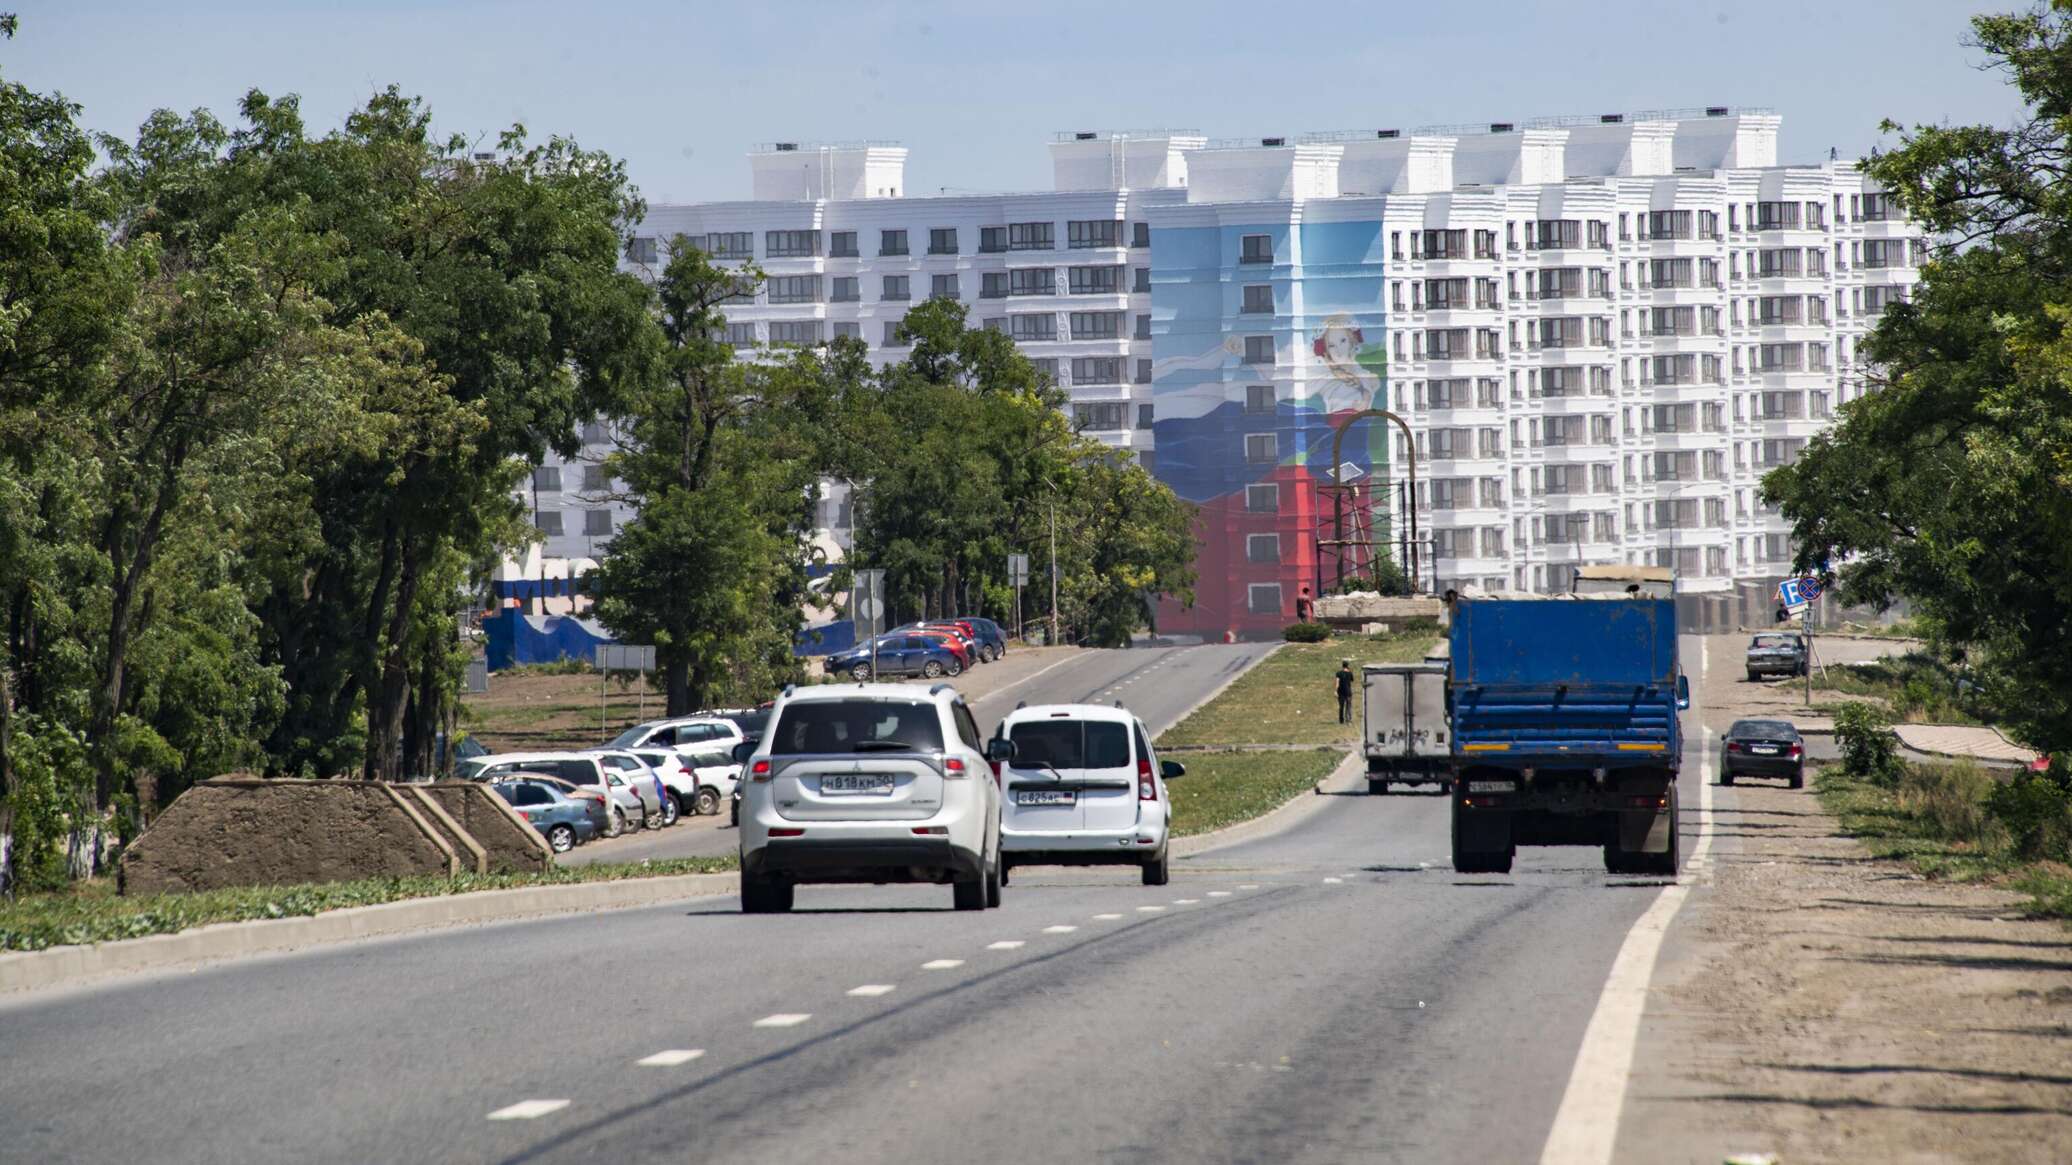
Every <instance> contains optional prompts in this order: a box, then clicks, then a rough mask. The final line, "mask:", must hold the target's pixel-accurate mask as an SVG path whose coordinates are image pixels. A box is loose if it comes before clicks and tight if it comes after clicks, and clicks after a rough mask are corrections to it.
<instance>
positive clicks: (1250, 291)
mask: <svg viewBox="0 0 2072 1165" xmlns="http://www.w3.org/2000/svg"><path fill="white" fill-rule="evenodd" d="M1239 310H1241V311H1245V312H1248V313H1263V314H1266V315H1271V314H1273V286H1272V285H1271V284H1266V283H1254V284H1249V285H1247V286H1246V287H1245V299H1244V306H1243V307H1242V308H1240V309H1239Z"/></svg>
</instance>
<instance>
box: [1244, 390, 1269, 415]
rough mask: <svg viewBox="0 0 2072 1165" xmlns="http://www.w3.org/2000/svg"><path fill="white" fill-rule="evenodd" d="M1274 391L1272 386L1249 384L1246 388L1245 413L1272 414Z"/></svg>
mask: <svg viewBox="0 0 2072 1165" xmlns="http://www.w3.org/2000/svg"><path fill="white" fill-rule="evenodd" d="M1273 402H1274V390H1273V385H1271V384H1248V385H1246V386H1245V411H1246V412H1248V413H1270V412H1272V411H1273Z"/></svg>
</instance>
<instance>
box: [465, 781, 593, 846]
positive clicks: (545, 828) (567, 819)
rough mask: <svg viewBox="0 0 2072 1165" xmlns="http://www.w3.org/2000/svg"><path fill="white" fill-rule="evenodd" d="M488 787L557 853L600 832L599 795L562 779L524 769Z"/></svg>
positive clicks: (491, 783)
mask: <svg viewBox="0 0 2072 1165" xmlns="http://www.w3.org/2000/svg"><path fill="white" fill-rule="evenodd" d="M489 787H490V788H491V789H494V790H495V791H496V795H497V796H499V797H502V798H503V799H504V802H505V803H506V804H508V805H510V807H511V808H512V809H514V810H516V811H517V812H518V815H519V816H520V817H523V818H525V820H526V823H527V824H529V825H531V826H532V827H533V828H534V829H536V830H538V831H539V834H540V836H541V837H544V838H546V839H547V845H548V846H549V847H550V848H551V849H553V851H554V852H555V853H557V854H565V853H567V852H568V851H570V850H572V849H574V848H575V847H577V846H578V845H581V844H582V843H584V842H586V841H589V840H590V839H592V838H594V837H596V836H598V835H599V834H601V833H603V832H604V822H605V810H604V800H603V798H601V797H597V796H595V795H588V796H585V795H582V794H580V793H578V792H577V791H576V790H575V789H574V788H573V787H571V786H569V785H568V783H567V782H565V781H561V780H557V779H553V778H548V777H536V776H534V775H533V774H530V773H525V774H519V775H514V776H512V777H510V778H508V779H500V780H496V781H492V782H490V785H489Z"/></svg>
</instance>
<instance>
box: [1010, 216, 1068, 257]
mask: <svg viewBox="0 0 2072 1165" xmlns="http://www.w3.org/2000/svg"><path fill="white" fill-rule="evenodd" d="M1056 247H1057V224H1056V223H1047V222H1011V223H1008V224H1007V249H1008V250H1010V251H1049V250H1054V249H1056Z"/></svg>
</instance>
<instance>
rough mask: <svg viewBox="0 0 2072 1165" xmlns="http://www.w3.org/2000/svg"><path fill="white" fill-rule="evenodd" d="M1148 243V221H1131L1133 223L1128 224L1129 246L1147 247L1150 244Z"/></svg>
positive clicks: (1149, 238)
mask: <svg viewBox="0 0 2072 1165" xmlns="http://www.w3.org/2000/svg"><path fill="white" fill-rule="evenodd" d="M1150 245H1151V224H1150V223H1148V222H1133V223H1131V224H1130V246H1132V247H1148V246H1150Z"/></svg>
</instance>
